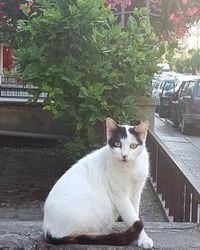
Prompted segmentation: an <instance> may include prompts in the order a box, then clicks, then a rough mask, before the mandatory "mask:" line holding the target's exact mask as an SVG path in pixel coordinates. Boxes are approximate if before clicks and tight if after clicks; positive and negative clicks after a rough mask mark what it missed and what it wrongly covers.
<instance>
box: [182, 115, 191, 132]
mask: <svg viewBox="0 0 200 250" xmlns="http://www.w3.org/2000/svg"><path fill="white" fill-rule="evenodd" d="M181 132H182V133H183V134H184V135H187V134H190V132H191V126H190V125H189V124H187V123H186V122H185V121H184V119H183V118H182V120H181Z"/></svg>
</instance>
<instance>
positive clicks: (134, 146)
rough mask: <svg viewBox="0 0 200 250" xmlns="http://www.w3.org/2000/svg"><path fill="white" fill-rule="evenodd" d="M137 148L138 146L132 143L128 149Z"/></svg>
mask: <svg viewBox="0 0 200 250" xmlns="http://www.w3.org/2000/svg"><path fill="white" fill-rule="evenodd" d="M137 146H138V144H136V143H132V144H131V145H130V148H132V149H135V148H137Z"/></svg>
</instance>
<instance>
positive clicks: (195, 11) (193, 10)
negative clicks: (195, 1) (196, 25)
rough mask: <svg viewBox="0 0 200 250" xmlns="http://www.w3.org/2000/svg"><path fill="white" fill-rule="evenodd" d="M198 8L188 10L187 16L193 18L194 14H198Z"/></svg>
mask: <svg viewBox="0 0 200 250" xmlns="http://www.w3.org/2000/svg"><path fill="white" fill-rule="evenodd" d="M198 10H199V8H197V7H196V6H193V7H191V8H189V9H188V11H187V14H188V16H193V15H194V14H196V13H197V12H198Z"/></svg>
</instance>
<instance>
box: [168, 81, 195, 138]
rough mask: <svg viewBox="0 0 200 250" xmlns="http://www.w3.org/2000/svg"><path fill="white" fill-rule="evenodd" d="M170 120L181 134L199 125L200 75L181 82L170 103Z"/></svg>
mask: <svg viewBox="0 0 200 250" xmlns="http://www.w3.org/2000/svg"><path fill="white" fill-rule="evenodd" d="M171 121H172V122H173V123H174V126H175V127H179V126H180V127H181V131H182V133H183V134H188V133H190V132H191V131H192V129H193V127H200V77H198V78H197V79H194V78H193V79H191V80H187V81H183V82H182V84H181V86H180V87H179V89H178V91H177V92H176V93H175V95H174V97H173V100H172V103H171Z"/></svg>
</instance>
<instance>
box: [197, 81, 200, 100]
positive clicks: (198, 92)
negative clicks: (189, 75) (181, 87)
mask: <svg viewBox="0 0 200 250" xmlns="http://www.w3.org/2000/svg"><path fill="white" fill-rule="evenodd" d="M197 97H200V81H199V83H198V86H197Z"/></svg>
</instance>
